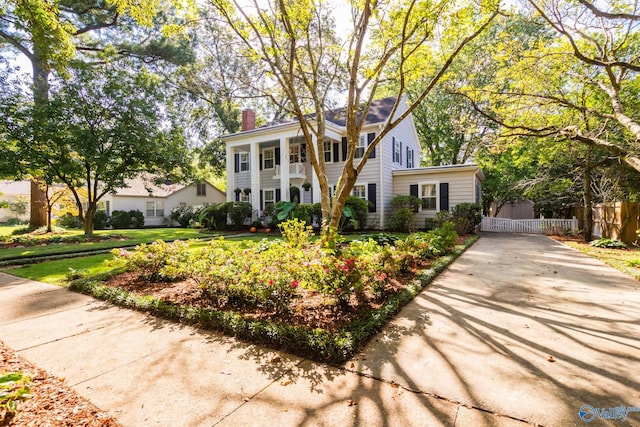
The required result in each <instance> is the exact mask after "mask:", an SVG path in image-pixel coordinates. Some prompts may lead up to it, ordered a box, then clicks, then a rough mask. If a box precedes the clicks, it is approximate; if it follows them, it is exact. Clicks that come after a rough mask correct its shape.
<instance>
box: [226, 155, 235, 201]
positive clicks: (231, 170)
mask: <svg viewBox="0 0 640 427" xmlns="http://www.w3.org/2000/svg"><path fill="white" fill-rule="evenodd" d="M225 149H226V156H227V202H231V201H233V200H235V195H234V194H235V193H234V192H233V190H234V189H235V188H236V174H235V161H236V159H235V154H236V150H235V149H233V148H232V147H229V146H228V145H227V146H226V147H225Z"/></svg>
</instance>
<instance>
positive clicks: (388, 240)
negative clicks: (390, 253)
mask: <svg viewBox="0 0 640 427" xmlns="http://www.w3.org/2000/svg"><path fill="white" fill-rule="evenodd" d="M362 240H364V241H365V242H366V241H367V240H373V241H374V242H376V243H377V244H378V245H379V246H382V245H387V246H393V245H394V244H395V243H396V242H397V241H398V238H397V237H396V236H394V235H393V234H389V233H375V234H363V235H362Z"/></svg>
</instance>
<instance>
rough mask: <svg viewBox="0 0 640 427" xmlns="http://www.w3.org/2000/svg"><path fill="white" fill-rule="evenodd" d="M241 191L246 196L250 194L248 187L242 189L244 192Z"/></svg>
mask: <svg viewBox="0 0 640 427" xmlns="http://www.w3.org/2000/svg"><path fill="white" fill-rule="evenodd" d="M242 191H243V192H244V194H246V195H247V196H248V195H249V194H251V188H250V187H247V188H245V189H244V190H242Z"/></svg>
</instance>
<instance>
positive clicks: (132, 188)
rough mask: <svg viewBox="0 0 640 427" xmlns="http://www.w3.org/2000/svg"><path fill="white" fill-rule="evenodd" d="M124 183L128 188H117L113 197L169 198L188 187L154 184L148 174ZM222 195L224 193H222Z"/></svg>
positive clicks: (168, 183)
mask: <svg viewBox="0 0 640 427" xmlns="http://www.w3.org/2000/svg"><path fill="white" fill-rule="evenodd" d="M202 182H206V183H207V184H209V185H210V186H212V187H213V188H215V189H216V190H218V191H220V192H221V193H223V192H222V190H220V189H218V188H217V187H216V186H215V185H213V184H211V183H210V182H209V181H206V180H203V181H202ZM126 183H127V185H128V187H125V188H119V189H117V190H116V191H115V193H114V196H128V197H169V196H171V195H172V194H174V193H177V192H178V191H180V190H182V189H184V188H186V187H189V186H190V185H191V184H190V185H187V184H177V183H172V182H165V183H160V184H156V183H155V182H154V177H153V176H151V175H148V174H144V175H140V176H138V177H136V178H132V179H127V180H126ZM223 194H224V193H223Z"/></svg>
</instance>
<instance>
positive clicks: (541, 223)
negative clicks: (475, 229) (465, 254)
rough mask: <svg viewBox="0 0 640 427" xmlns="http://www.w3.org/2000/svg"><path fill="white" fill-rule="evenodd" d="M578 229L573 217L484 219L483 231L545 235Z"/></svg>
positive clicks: (485, 217) (576, 221)
mask: <svg viewBox="0 0 640 427" xmlns="http://www.w3.org/2000/svg"><path fill="white" fill-rule="evenodd" d="M577 229H578V220H577V219H576V218H575V217H573V219H557V218H551V219H547V218H540V219H508V218H493V217H487V216H484V217H482V231H491V232H495V233H532V234H545V233H554V232H557V231H565V230H577Z"/></svg>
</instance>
